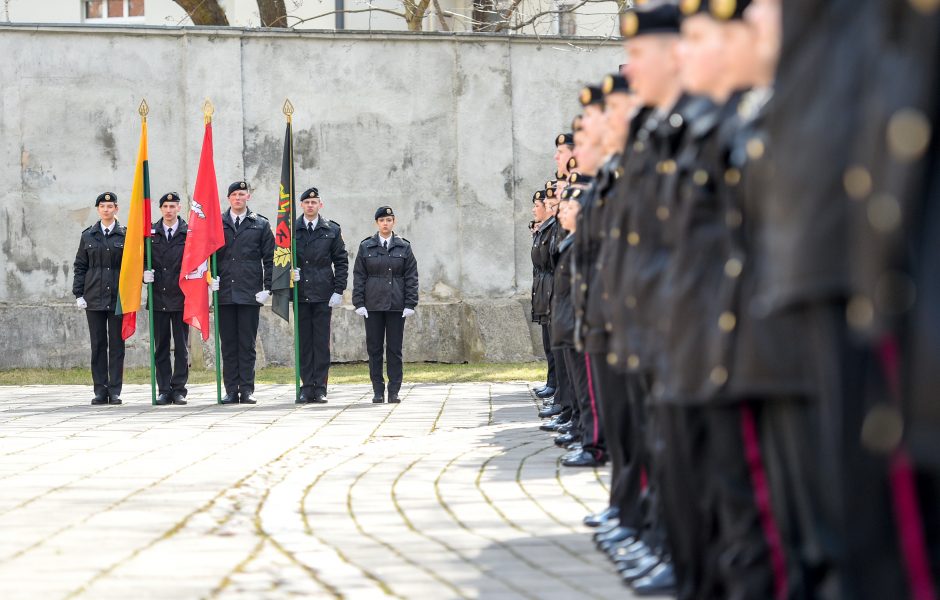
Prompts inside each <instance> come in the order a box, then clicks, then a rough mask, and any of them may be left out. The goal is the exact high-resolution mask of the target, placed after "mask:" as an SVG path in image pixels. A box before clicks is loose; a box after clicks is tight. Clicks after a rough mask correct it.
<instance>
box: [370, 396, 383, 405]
mask: <svg viewBox="0 0 940 600" xmlns="http://www.w3.org/2000/svg"><path fill="white" fill-rule="evenodd" d="M383 402H385V395H384V394H376V395H375V396H373V397H372V404H382V403H383Z"/></svg>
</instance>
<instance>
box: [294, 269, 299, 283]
mask: <svg viewBox="0 0 940 600" xmlns="http://www.w3.org/2000/svg"><path fill="white" fill-rule="evenodd" d="M294 281H300V269H294Z"/></svg>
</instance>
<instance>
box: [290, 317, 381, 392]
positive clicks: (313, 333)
mask: <svg viewBox="0 0 940 600" xmlns="http://www.w3.org/2000/svg"><path fill="white" fill-rule="evenodd" d="M297 313H298V315H299V318H298V320H297V323H298V327H299V330H300V378H301V379H302V380H303V387H301V388H300V391H301V393H307V394H313V395H316V394H323V395H324V396H325V395H326V384H327V378H328V375H329V371H330V317H331V316H332V314H333V310H332V309H331V308H330V305H329V304H328V303H326V302H301V303H300V304H299V305H298V308H297ZM369 317H370V318H371V317H372V314H371V313H370V314H369Z"/></svg>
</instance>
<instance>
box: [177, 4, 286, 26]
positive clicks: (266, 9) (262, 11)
mask: <svg viewBox="0 0 940 600" xmlns="http://www.w3.org/2000/svg"><path fill="white" fill-rule="evenodd" d="M173 1H174V2H176V3H177V4H179V5H180V6H181V7H182V8H183V10H185V11H186V15H187V16H188V17H189V18H190V19H192V21H193V25H222V26H225V25H228V24H229V22H228V17H226V16H225V10H224V9H223V8H222V6H221V5H219V0H173ZM257 4H258V13H259V15H260V16H261V26H262V27H287V8H286V7H285V6H284V0H257Z"/></svg>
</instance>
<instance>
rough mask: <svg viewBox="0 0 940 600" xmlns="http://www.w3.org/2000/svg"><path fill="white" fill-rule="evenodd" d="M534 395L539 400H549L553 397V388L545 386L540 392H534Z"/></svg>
mask: <svg viewBox="0 0 940 600" xmlns="http://www.w3.org/2000/svg"><path fill="white" fill-rule="evenodd" d="M535 395H536V396H538V397H539V398H550V397H552V396H554V395H555V388H553V387H548V386H545V389H543V390H542V391H541V392H536V393H535Z"/></svg>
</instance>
